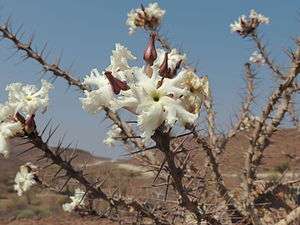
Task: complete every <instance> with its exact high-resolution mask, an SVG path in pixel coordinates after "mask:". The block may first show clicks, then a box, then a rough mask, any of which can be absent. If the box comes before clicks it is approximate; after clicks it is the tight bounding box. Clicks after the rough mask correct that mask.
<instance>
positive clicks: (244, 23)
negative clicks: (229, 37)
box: [230, 9, 270, 37]
mask: <svg viewBox="0 0 300 225" xmlns="http://www.w3.org/2000/svg"><path fill="white" fill-rule="evenodd" d="M269 23H270V20H269V18H267V17H265V16H264V15H262V14H259V13H257V12H255V10H254V9H252V10H251V11H250V14H249V16H248V18H247V17H246V16H245V15H242V16H240V17H239V18H238V20H237V21H234V22H233V23H232V24H230V29H231V32H237V33H239V34H240V35H241V36H243V37H245V36H247V35H249V34H250V33H252V32H253V31H254V30H255V29H256V28H257V27H258V26H259V25H260V24H269Z"/></svg>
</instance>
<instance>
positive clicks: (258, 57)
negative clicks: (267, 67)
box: [249, 51, 266, 65]
mask: <svg viewBox="0 0 300 225" xmlns="http://www.w3.org/2000/svg"><path fill="white" fill-rule="evenodd" d="M249 61H250V62H251V63H255V64H259V65H262V64H265V62H266V60H265V59H264V57H263V56H262V54H260V53H258V52H257V51H254V52H253V53H252V55H251V56H250V58H249Z"/></svg>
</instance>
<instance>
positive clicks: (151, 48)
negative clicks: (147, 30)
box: [144, 32, 157, 66]
mask: <svg viewBox="0 0 300 225" xmlns="http://www.w3.org/2000/svg"><path fill="white" fill-rule="evenodd" d="M156 35H157V34H156V33H155V32H152V33H151V34H150V39H149V42H148V44H147V47H146V49H145V51H144V60H145V62H146V63H147V64H148V65H150V66H152V65H153V62H154V61H155V60H156V58H157V52H156V49H155V38H156Z"/></svg>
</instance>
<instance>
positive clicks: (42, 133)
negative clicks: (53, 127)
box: [41, 119, 52, 136]
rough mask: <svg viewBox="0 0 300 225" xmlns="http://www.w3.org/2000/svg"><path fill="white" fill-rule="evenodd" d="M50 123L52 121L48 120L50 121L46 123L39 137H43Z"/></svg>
mask: <svg viewBox="0 0 300 225" xmlns="http://www.w3.org/2000/svg"><path fill="white" fill-rule="evenodd" d="M51 121H52V119H50V120H49V121H48V122H47V124H46V126H45V127H44V129H43V131H42V132H41V136H43V135H44V133H45V131H46V130H47V128H48V126H49V125H50V123H51Z"/></svg>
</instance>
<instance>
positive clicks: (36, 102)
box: [6, 80, 53, 116]
mask: <svg viewBox="0 0 300 225" xmlns="http://www.w3.org/2000/svg"><path fill="white" fill-rule="evenodd" d="M52 88H53V86H52V84H50V83H49V82H47V81H45V80H42V87H41V88H40V89H39V90H38V89H37V88H36V87H35V86H34V85H23V84H21V83H12V84H10V85H8V86H7V87H6V91H8V103H9V105H12V106H14V108H15V112H20V113H24V114H25V115H26V116H28V115H31V114H35V112H36V111H38V110H39V109H46V108H47V106H48V102H49V96H48V94H49V91H50V90H51V89H52Z"/></svg>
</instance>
